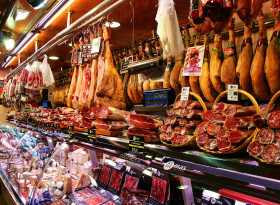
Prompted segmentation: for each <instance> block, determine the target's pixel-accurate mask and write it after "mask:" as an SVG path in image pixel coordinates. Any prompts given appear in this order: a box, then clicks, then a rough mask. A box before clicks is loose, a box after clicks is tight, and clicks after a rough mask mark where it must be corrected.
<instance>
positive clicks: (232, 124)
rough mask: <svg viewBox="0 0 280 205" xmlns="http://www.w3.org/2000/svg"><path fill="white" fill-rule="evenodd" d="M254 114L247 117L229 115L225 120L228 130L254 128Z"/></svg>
mask: <svg viewBox="0 0 280 205" xmlns="http://www.w3.org/2000/svg"><path fill="white" fill-rule="evenodd" d="M252 127H254V124H253V116H247V117H229V118H227V119H226V121H225V128H227V129H228V130H234V129H245V128H252Z"/></svg>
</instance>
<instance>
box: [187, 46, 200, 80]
mask: <svg viewBox="0 0 280 205" xmlns="http://www.w3.org/2000/svg"><path fill="white" fill-rule="evenodd" d="M204 52H205V45H203V46H196V47H191V48H188V51H187V55H186V58H185V63H184V70H183V76H201V72H202V66H203V58H204Z"/></svg>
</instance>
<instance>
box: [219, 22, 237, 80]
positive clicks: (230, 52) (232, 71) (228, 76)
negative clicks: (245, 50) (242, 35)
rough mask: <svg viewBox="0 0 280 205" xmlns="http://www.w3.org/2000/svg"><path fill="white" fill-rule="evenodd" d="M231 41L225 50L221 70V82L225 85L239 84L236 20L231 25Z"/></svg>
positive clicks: (229, 26)
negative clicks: (237, 74)
mask: <svg viewBox="0 0 280 205" xmlns="http://www.w3.org/2000/svg"><path fill="white" fill-rule="evenodd" d="M228 30H229V41H228V46H227V48H226V50H225V55H224V62H223V64H222V68H221V81H222V82H223V83H225V84H237V83H238V79H237V76H236V66H237V53H236V46H235V38H234V19H231V21H230V23H229V25H228Z"/></svg>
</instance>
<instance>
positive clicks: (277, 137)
mask: <svg viewBox="0 0 280 205" xmlns="http://www.w3.org/2000/svg"><path fill="white" fill-rule="evenodd" d="M274 140H275V142H276V144H279V143H280V130H277V131H276V134H275V138H274Z"/></svg>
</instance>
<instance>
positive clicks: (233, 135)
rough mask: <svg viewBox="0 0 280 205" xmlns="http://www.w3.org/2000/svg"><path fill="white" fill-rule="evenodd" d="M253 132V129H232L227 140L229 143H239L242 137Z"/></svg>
mask: <svg viewBox="0 0 280 205" xmlns="http://www.w3.org/2000/svg"><path fill="white" fill-rule="evenodd" d="M252 133H253V130H237V129H236V130H232V131H231V132H230V134H229V137H228V140H229V141H230V142H231V143H239V142H241V141H242V140H244V139H247V138H248V137H250V136H251V135H252Z"/></svg>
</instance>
